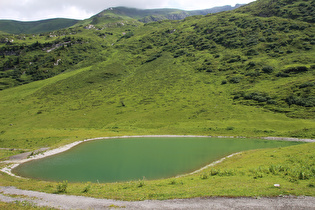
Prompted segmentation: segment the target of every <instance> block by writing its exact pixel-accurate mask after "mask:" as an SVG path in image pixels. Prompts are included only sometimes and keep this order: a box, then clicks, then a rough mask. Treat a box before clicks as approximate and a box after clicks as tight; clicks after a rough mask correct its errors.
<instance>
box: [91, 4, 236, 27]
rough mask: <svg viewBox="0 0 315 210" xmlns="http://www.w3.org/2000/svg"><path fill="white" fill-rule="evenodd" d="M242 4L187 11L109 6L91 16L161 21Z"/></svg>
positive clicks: (95, 19) (204, 13)
mask: <svg viewBox="0 0 315 210" xmlns="http://www.w3.org/2000/svg"><path fill="white" fill-rule="evenodd" d="M240 6H242V4H237V5H235V7H232V6H230V5H226V6H221V7H214V8H211V9H204V10H192V11H185V10H180V9H135V8H127V7H114V8H108V9H106V10H104V11H102V12H100V13H99V14H97V15H95V16H93V17H91V19H93V21H94V22H98V23H99V22H101V21H100V20H99V19H104V17H109V16H111V15H115V16H116V17H117V15H118V16H121V17H125V18H126V17H128V18H132V19H136V20H138V21H140V22H143V23H148V22H154V21H160V20H182V19H184V18H186V17H189V16H193V15H207V14H210V13H217V12H223V11H229V10H233V9H236V8H239V7H240Z"/></svg>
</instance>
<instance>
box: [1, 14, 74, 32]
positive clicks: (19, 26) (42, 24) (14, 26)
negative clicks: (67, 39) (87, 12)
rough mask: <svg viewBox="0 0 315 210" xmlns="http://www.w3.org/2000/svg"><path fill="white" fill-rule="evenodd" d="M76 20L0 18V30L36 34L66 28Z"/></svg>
mask: <svg viewBox="0 0 315 210" xmlns="http://www.w3.org/2000/svg"><path fill="white" fill-rule="evenodd" d="M77 22H78V20H73V19H66V18H55V19H48V20H40V21H26V22H24V21H15V20H0V31H2V32H6V33H10V34H37V33H44V32H50V31H54V30H59V29H62V28H68V27H70V26H73V25H74V24H76V23H77Z"/></svg>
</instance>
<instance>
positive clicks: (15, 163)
mask: <svg viewBox="0 0 315 210" xmlns="http://www.w3.org/2000/svg"><path fill="white" fill-rule="evenodd" d="M150 137H151V138H154V137H155V138H173V137H174V138H189V137H190V138H231V139H233V138H240V139H245V138H249V137H235V136H198V135H139V136H114V137H98V138H91V139H86V140H82V141H76V142H73V143H70V144H67V145H64V146H61V147H58V148H56V149H52V150H47V151H45V152H43V153H41V154H36V155H34V156H30V157H28V158H27V159H22V160H7V161H2V162H3V163H8V164H11V165H9V166H6V167H4V168H1V170H0V171H2V172H4V173H6V174H8V175H10V176H14V177H17V178H23V177H20V176H17V175H15V174H14V173H12V170H13V169H14V168H16V167H18V166H19V165H20V164H23V163H26V162H29V161H32V160H37V159H41V158H45V157H49V156H52V155H56V154H59V153H62V152H65V151H67V150H69V149H71V148H73V147H75V146H77V145H79V144H81V143H84V142H89V141H96V140H106V139H127V138H150ZM254 139H264V140H271V141H273V140H274V141H296V142H306V143H312V142H315V140H314V139H299V138H285V137H260V138H257V137H256V138H254ZM235 154H238V153H235ZM235 154H232V155H229V156H227V157H225V158H222V159H220V160H218V161H215V162H213V163H211V164H209V165H207V166H205V167H203V168H201V169H198V170H197V171H194V172H192V173H189V174H194V173H197V172H200V171H202V170H204V169H205V168H208V167H211V166H213V165H215V164H218V163H220V162H222V161H223V160H225V159H226V158H229V157H232V156H234V155H235ZM189 174H186V175H189ZM186 175H185V174H184V175H181V176H186Z"/></svg>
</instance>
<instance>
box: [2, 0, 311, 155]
mask: <svg viewBox="0 0 315 210" xmlns="http://www.w3.org/2000/svg"><path fill="white" fill-rule="evenodd" d="M258 3H260V2H258ZM258 3H257V4H258ZM250 6H252V5H250ZM241 9H243V8H241ZM114 19H115V18H113V19H112V20H113V21H111V22H108V21H107V20H108V19H107V20H106V21H105V22H102V21H100V22H98V23H97V24H96V25H95V26H93V27H91V26H90V25H82V26H76V27H73V28H70V29H65V30H60V31H57V32H54V33H49V34H48V33H47V34H42V36H35V37H33V36H26V37H20V36H13V35H10V36H8V35H6V36H2V40H4V41H3V42H4V43H3V44H2V48H1V53H2V55H3V56H2V59H1V60H0V64H1V65H2V69H3V70H2V71H1V75H2V76H1V79H0V82H1V83H0V84H2V87H3V89H4V90H2V91H1V92H0V112H1V121H0V147H19V148H24V149H25V148H35V147H42V146H47V145H48V146H51V145H57V144H58V143H65V142H69V141H74V140H76V139H84V138H90V137H98V136H114V135H126V134H202V135H234V136H293V137H304V138H314V137H315V129H314V127H315V122H314V117H315V89H314V87H315V85H314V82H315V80H314V74H315V56H314V54H315V49H314V44H315V38H314V34H315V28H314V24H313V23H308V22H305V21H300V20H292V19H287V18H280V17H259V16H255V15H251V14H248V13H243V12H240V10H235V11H230V12H225V13H220V14H215V15H207V16H196V17H189V18H186V19H185V20H182V21H160V22H153V23H149V24H145V25H143V24H142V23H140V22H138V21H134V22H132V21H131V22H129V20H123V21H125V22H122V20H121V19H119V20H116V21H115V20H114ZM122 23H123V24H122ZM6 39H7V40H8V41H6ZM11 39H15V41H14V42H13V43H12V42H10V41H9V40H11ZM47 78H49V79H47ZM42 79H45V80H42ZM37 80H39V81H37ZM23 83H29V84H24V85H22V86H18V87H12V86H16V85H18V84H23Z"/></svg>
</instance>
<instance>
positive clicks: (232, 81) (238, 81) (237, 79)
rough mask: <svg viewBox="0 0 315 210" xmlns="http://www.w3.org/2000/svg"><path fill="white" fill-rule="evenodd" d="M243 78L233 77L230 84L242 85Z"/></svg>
mask: <svg viewBox="0 0 315 210" xmlns="http://www.w3.org/2000/svg"><path fill="white" fill-rule="evenodd" d="M241 79H242V78H241V77H232V78H231V79H229V82H230V83H240V82H241Z"/></svg>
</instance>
